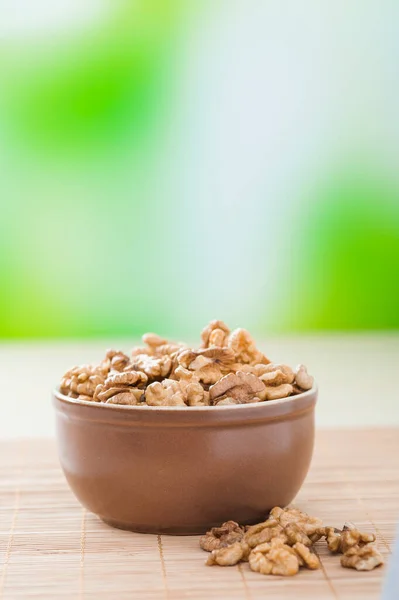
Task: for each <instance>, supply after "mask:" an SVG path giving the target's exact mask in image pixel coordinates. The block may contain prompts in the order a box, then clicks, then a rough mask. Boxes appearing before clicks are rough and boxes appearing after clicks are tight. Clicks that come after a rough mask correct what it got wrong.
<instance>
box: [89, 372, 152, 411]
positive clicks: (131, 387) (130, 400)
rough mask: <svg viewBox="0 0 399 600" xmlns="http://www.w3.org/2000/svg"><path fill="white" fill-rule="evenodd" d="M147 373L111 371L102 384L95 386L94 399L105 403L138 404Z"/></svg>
mask: <svg viewBox="0 0 399 600" xmlns="http://www.w3.org/2000/svg"><path fill="white" fill-rule="evenodd" d="M145 383H147V375H146V374H145V373H142V372H140V371H131V372H129V373H113V374H111V375H109V376H108V377H107V379H106V380H105V382H104V383H103V384H100V385H98V386H97V388H96V391H95V394H94V400H95V401H96V402H105V403H106V404H128V405H135V404H139V403H140V401H141V398H142V396H143V394H144V390H143V389H142V388H143V385H144V384H145Z"/></svg>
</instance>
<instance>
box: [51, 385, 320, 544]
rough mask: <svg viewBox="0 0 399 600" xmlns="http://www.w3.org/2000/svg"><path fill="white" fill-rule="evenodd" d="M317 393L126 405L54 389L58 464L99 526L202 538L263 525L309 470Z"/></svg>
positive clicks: (315, 391)
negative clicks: (215, 530)
mask: <svg viewBox="0 0 399 600" xmlns="http://www.w3.org/2000/svg"><path fill="white" fill-rule="evenodd" d="M316 399H317V389H316V388H313V389H312V390H309V391H308V392H305V393H303V394H300V395H298V396H293V397H290V398H284V399H282V400H271V401H269V402H263V403H257V404H245V405H235V406H220V407H216V406H211V407H208V406H207V407H152V406H141V407H134V406H133V407H130V406H129V407H126V406H117V405H106V404H99V403H93V402H84V401H79V400H73V399H71V398H68V397H66V396H63V395H62V394H61V393H60V392H58V391H55V392H54V406H55V410H56V424H57V441H58V452H59V458H60V462H61V466H62V468H63V470H64V473H65V476H66V478H67V480H68V482H69V485H70V486H71V488H72V490H73V492H74V493H75V495H76V497H77V498H78V500H79V501H80V502H81V503H82V504H83V506H85V507H86V508H88V509H89V510H90V511H92V512H93V513H95V514H96V515H98V516H99V517H100V518H101V519H103V521H105V522H106V523H108V524H110V525H113V526H115V527H120V528H122V529H129V530H132V531H137V532H142V533H144V532H145V533H163V534H164V533H168V534H177V535H179V534H182V535H190V534H199V533H203V532H205V531H206V530H208V529H209V528H210V527H213V526H216V525H220V523H222V522H223V521H226V520H228V519H233V520H235V521H238V522H239V523H241V524H249V523H255V522H259V521H261V520H263V519H264V518H265V516H266V514H267V512H268V511H269V510H270V509H271V508H272V507H273V506H276V505H279V506H285V505H287V504H289V503H290V502H291V501H292V500H293V498H294V497H295V495H296V494H297V492H298V491H299V488H300V487H301V485H302V482H303V480H304V478H305V476H306V474H307V471H308V469H309V465H310V461H311V458H312V452H313V442H314V409H315V404H316Z"/></svg>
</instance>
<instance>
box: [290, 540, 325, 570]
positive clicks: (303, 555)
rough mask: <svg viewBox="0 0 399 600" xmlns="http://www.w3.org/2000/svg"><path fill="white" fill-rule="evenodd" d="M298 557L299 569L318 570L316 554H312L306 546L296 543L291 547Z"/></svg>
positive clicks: (318, 562)
mask: <svg viewBox="0 0 399 600" xmlns="http://www.w3.org/2000/svg"><path fill="white" fill-rule="evenodd" d="M292 548H293V549H294V550H295V552H296V554H297V556H298V562H299V566H300V567H306V568H307V569H312V570H314V569H320V560H319V557H318V556H317V554H315V553H314V552H312V551H311V550H310V549H309V547H308V545H307V544H302V543H301V542H297V543H296V544H294V545H293V546H292Z"/></svg>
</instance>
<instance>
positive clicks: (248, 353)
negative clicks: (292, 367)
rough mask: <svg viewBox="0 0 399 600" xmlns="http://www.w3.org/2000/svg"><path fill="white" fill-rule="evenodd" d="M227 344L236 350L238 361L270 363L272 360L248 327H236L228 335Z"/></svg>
mask: <svg viewBox="0 0 399 600" xmlns="http://www.w3.org/2000/svg"><path fill="white" fill-rule="evenodd" d="M227 346H228V347H229V348H230V349H231V350H232V351H233V352H234V354H235V357H236V362H241V363H247V364H259V363H264V364H268V363H269V362H270V360H269V359H268V358H267V357H266V356H265V355H264V354H262V352H260V351H259V350H258V349H257V348H256V345H255V342H254V340H253V339H252V337H251V335H250V333H249V332H248V331H247V330H246V329H241V328H239V329H235V330H234V331H232V332H231V333H230V335H229V337H228V341H227Z"/></svg>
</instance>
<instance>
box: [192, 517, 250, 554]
mask: <svg viewBox="0 0 399 600" xmlns="http://www.w3.org/2000/svg"><path fill="white" fill-rule="evenodd" d="M243 536H244V529H243V527H241V526H240V525H239V524H238V523H236V522H235V521H226V522H225V523H223V524H222V525H221V526H220V527H212V529H211V530H210V531H207V532H206V534H205V535H203V536H201V537H200V547H201V548H202V549H203V550H206V551H207V552H212V550H218V549H219V548H224V547H226V546H229V545H230V544H233V543H234V542H240V541H241V540H242V538H243Z"/></svg>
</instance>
